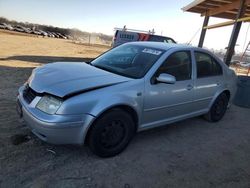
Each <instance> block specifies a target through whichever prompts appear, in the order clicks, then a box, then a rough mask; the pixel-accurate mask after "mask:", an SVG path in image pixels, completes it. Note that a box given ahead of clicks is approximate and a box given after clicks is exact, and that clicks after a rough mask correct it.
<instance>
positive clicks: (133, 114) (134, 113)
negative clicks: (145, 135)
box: [83, 104, 139, 144]
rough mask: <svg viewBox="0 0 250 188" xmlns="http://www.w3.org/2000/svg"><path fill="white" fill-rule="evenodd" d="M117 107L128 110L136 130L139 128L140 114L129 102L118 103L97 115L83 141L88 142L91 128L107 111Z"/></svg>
mask: <svg viewBox="0 0 250 188" xmlns="http://www.w3.org/2000/svg"><path fill="white" fill-rule="evenodd" d="M115 109H121V110H123V111H125V112H127V113H128V114H129V115H131V117H132V119H133V121H134V123H135V130H136V131H137V130H138V125H139V115H138V112H137V111H136V110H135V109H134V108H133V107H132V106H130V105H127V104H117V105H113V106H110V107H108V108H106V109H104V110H103V111H101V112H100V113H99V114H97V116H96V117H95V119H94V120H93V121H92V122H91V124H90V125H89V126H88V128H87V129H86V133H85V136H84V138H83V143H84V144H86V143H87V142H88V138H89V133H90V131H91V128H92V127H93V125H94V124H95V122H96V121H97V120H98V119H99V118H100V117H102V116H103V115H105V114H106V113H108V112H110V111H112V110H115Z"/></svg>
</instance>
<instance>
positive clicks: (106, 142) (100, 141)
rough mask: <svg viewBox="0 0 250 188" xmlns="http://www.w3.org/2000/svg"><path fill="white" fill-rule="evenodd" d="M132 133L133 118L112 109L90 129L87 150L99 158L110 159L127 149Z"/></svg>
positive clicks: (133, 130) (133, 129)
mask: <svg viewBox="0 0 250 188" xmlns="http://www.w3.org/2000/svg"><path fill="white" fill-rule="evenodd" d="M134 133H135V123H134V121H133V118H132V117H131V116H130V115H129V114H128V113H127V112H125V111H123V110H121V109H113V110H111V111H109V112H107V113H105V114H103V115H102V116H101V117H100V118H98V119H97V120H96V121H95V123H94V125H93V126H92V127H91V130H90V133H89V136H88V144H89V148H90V150H91V151H92V152H93V153H94V154H96V155H98V156H99V157H112V156H115V155H117V154H119V153H120V152H122V151H123V150H124V149H125V148H126V147H127V145H128V143H129V142H130V140H131V139H132V137H133V135H134Z"/></svg>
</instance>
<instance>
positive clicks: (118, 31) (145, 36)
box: [112, 26, 176, 47]
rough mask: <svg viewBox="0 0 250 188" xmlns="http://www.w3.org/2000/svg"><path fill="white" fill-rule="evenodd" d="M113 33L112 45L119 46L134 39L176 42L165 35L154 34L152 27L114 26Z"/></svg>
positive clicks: (134, 40)
mask: <svg viewBox="0 0 250 188" xmlns="http://www.w3.org/2000/svg"><path fill="white" fill-rule="evenodd" d="M114 30H115V35H114V37H113V41H112V47H116V46H119V45H121V44H124V43H127V42H136V41H153V42H165V43H176V42H175V41H174V39H172V38H170V37H165V36H159V35H155V32H154V29H153V30H152V31H150V30H149V31H142V30H136V29H127V28H126V26H124V27H123V28H115V29H114Z"/></svg>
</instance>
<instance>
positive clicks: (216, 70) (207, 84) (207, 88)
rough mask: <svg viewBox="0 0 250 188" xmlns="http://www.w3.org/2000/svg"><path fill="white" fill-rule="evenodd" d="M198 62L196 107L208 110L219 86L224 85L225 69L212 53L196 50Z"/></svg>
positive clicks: (198, 109) (195, 55)
mask: <svg viewBox="0 0 250 188" xmlns="http://www.w3.org/2000/svg"><path fill="white" fill-rule="evenodd" d="M194 59H195V64H196V79H195V87H194V91H195V105H194V106H195V108H196V111H207V110H208V108H209V104H210V103H211V100H212V99H213V97H214V96H215V94H216V92H217V91H218V89H219V87H222V81H223V70H222V67H221V65H220V63H219V62H218V61H217V60H216V59H215V58H214V57H213V56H212V55H210V54H208V53H206V52H203V51H194Z"/></svg>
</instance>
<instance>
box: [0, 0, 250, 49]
mask: <svg viewBox="0 0 250 188" xmlns="http://www.w3.org/2000/svg"><path fill="white" fill-rule="evenodd" d="M190 2H192V0H176V1H168V0H147V1H135V0H126V1H114V0H91V1H90V0H0V16H2V17H5V18H7V19H10V20H16V21H22V22H30V23H38V24H46V25H53V26H57V27H63V28H77V29H80V30H82V31H88V32H101V33H104V34H109V35H113V34H114V28H115V27H123V26H124V25H126V27H127V28H131V29H139V30H152V29H153V28H154V30H155V31H156V34H158V35H161V34H162V35H164V36H168V37H172V38H173V39H175V40H176V41H177V42H178V43H187V42H190V40H191V39H192V38H193V40H191V44H192V45H195V46H196V45H197V44H198V40H199V36H200V31H199V29H201V27H202V23H203V19H204V18H203V17H201V16H200V15H199V14H194V13H188V12H183V11H182V10H181V8H182V7H184V6H186V5H187V4H189V3H190ZM224 21H227V20H224V19H218V18H211V19H210V20H209V24H214V23H220V22H224ZM248 27H249V23H244V24H242V29H241V32H240V35H239V38H238V41H237V47H236V51H238V52H242V51H243V49H244V48H245V46H244V44H245V45H246V43H248V42H249V40H250V34H249V33H250V29H249V32H248V33H247V29H248ZM232 28H233V27H232V26H227V27H222V28H218V29H211V30H208V31H207V35H206V38H205V42H204V46H205V47H207V48H213V49H224V48H225V47H226V46H227V45H228V42H229V39H230V35H231V31H232ZM197 31H198V32H197ZM195 33H197V34H196V35H195ZM246 36H247V37H246ZM245 41H247V42H245Z"/></svg>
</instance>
